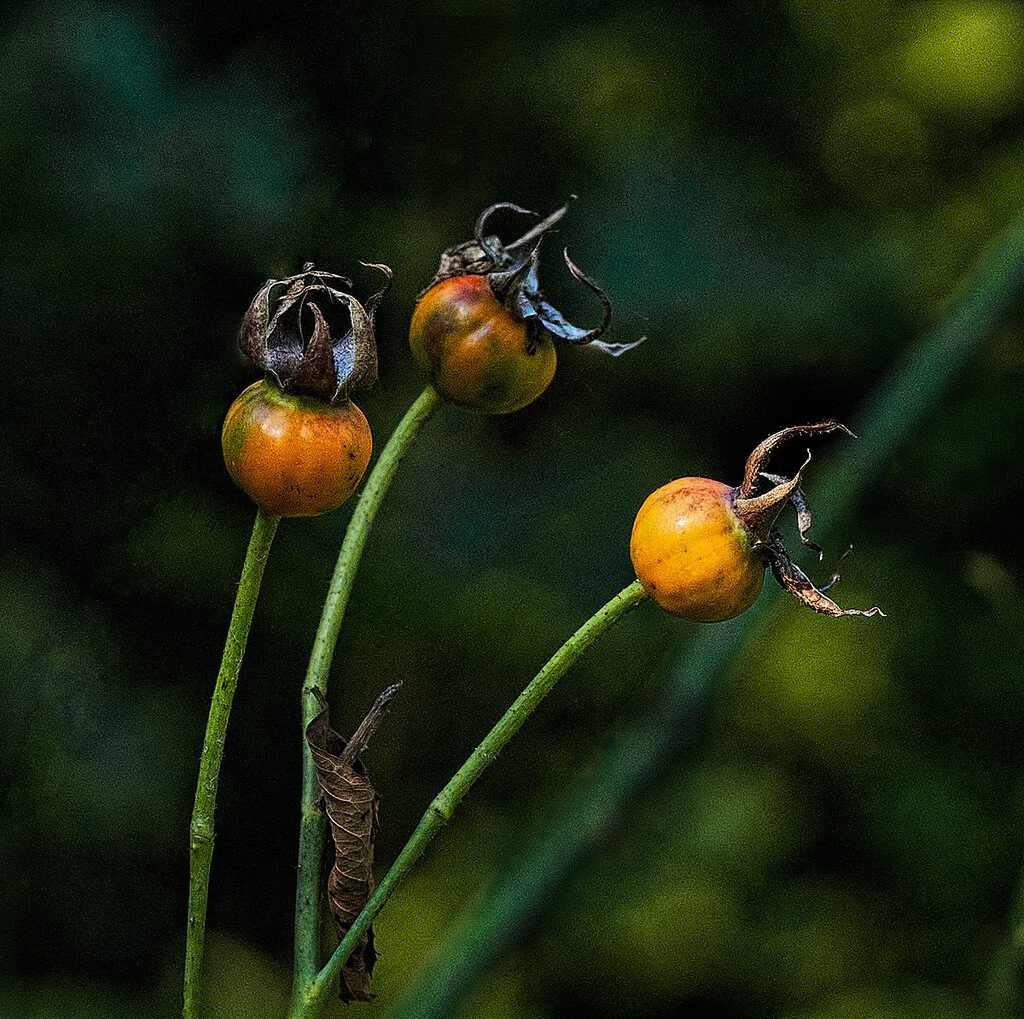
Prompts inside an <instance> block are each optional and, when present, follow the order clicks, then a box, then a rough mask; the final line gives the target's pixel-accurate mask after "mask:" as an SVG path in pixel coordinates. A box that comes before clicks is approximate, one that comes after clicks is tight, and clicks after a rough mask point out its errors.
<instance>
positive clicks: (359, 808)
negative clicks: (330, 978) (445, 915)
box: [306, 684, 399, 1001]
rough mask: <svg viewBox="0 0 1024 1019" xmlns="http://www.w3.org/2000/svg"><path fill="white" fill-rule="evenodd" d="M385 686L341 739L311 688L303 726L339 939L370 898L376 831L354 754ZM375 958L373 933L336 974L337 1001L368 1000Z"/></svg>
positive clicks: (377, 712)
mask: <svg viewBox="0 0 1024 1019" xmlns="http://www.w3.org/2000/svg"><path fill="white" fill-rule="evenodd" d="M398 685H399V684H396V685H395V686H391V687H388V689H387V690H385V691H384V692H383V693H382V694H381V695H380V697H378V698H377V700H376V701H375V702H374V705H373V707H372V708H371V709H370V711H369V713H368V714H367V716H366V718H365V719H364V720H363V722H362V723H361V724H360V726H359V728H358V729H357V730H356V732H355V733H354V734H353V736H352V739H351V740H347V741H346V740H345V739H343V738H342V737H341V736H339V735H338V733H336V732H335V731H334V729H332V728H331V723H330V718H329V713H328V708H327V701H326V700H325V698H324V695H323V693H322V692H321V691H320V690H319V689H318V688H317V687H314V688H313V694H314V696H315V697H316V699H317V701H318V702H319V704H320V706H321V707H322V709H323V710H322V711H321V712H320V714H319V715H317V716H316V718H314V719H313V721H312V722H310V723H309V725H308V726H307V728H306V742H307V743H308V744H309V751H310V753H311V754H312V756H313V763H314V764H315V766H316V772H317V778H318V780H319V782H320V788H321V790H322V791H323V808H324V811H325V813H326V814H327V818H328V820H329V821H330V825H331V837H332V839H333V841H334V864H333V866H332V867H331V872H330V875H329V876H328V878H327V901H328V905H329V906H330V910H331V916H332V917H333V918H334V926H335V929H336V930H337V932H338V936H339V937H340V938H343V937H344V936H345V934H346V933H347V932H348V930H349V928H350V927H351V926H352V924H353V923H354V922H355V920H356V917H358V916H359V914H360V913H361V912H362V910H363V907H364V906H365V905H366V903H367V901H368V900H369V898H370V896H371V895H372V894H373V888H374V883H373V843H374V838H375V836H376V830H377V796H376V794H375V793H374V791H373V786H372V785H371V784H370V780H369V778H368V777H367V774H366V769H365V768H364V767H363V765H362V762H361V761H360V760H359V756H358V755H359V754H360V753H362V751H363V750H365V749H366V745H367V743H368V742H369V739H370V736H371V735H372V734H373V730H374V729H375V728H376V725H377V723H378V721H379V720H380V717H381V715H382V714H383V712H384V709H385V707H386V706H387V703H388V701H390V700H391V698H392V697H393V696H394V695H395V693H396V692H397V691H398ZM376 958H377V954H376V952H375V951H374V948H373V929H372V928H371V929H370V930H368V931H367V933H366V936H365V937H364V938H363V939H362V940H361V942H360V943H359V944H358V945H357V946H356V949H355V951H354V952H353V953H352V955H351V956H350V957H349V960H348V962H347V963H346V964H345V966H344V968H343V969H342V971H341V986H340V995H341V998H342V1000H343V1001H371V1000H372V999H373V995H372V994H371V993H370V976H371V974H372V973H373V964H374V961H375V960H376Z"/></svg>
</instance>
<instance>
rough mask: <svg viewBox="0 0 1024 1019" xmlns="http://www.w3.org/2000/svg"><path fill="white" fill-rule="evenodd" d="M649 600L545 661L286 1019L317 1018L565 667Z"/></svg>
mask: <svg viewBox="0 0 1024 1019" xmlns="http://www.w3.org/2000/svg"><path fill="white" fill-rule="evenodd" d="M647 597H648V595H647V592H646V591H645V590H644V589H643V588H642V587H641V586H640V581H638V580H635V581H633V583H632V584H630V585H629V586H628V587H626V588H624V589H623V590H622V591H620V592H619V593H618V594H617V595H616V596H615V597H614V598H612V600H611V601H609V602H608V603H607V604H606V605H604V606H603V607H602V608H600V609H598V610H597V612H595V613H594V615H592V616H591V617H590V618H589V619H588V620H587V621H586V622H585V623H584V624H583V625H582V626H581V627H580V628H579V629H578V630H577V631H576V632H575V633H574V634H573V635H572V636H571V637H570V638H569V639H568V640H567V641H566V642H565V643H564V644H563V645H562V646H561V647H560V648H559V649H558V650H557V651H556V652H555V654H554V655H553V656H552V657H551V658H550V660H549V661H548V663H547V664H546V665H545V666H544V668H542V669H541V670H540V672H538V673H537V675H536V676H535V677H534V678H533V679H532V680H531V681H530V683H529V685H528V686H527V687H526V689H525V690H523V692H522V693H521V694H520V695H519V696H518V697H517V698H516V700H515V702H514V703H513V704H512V706H511V707H510V708H509V709H508V711H506V712H505V714H504V715H502V717H501V719H500V720H499V721H498V723H497V724H496V725H495V726H494V728H493V729H491V731H490V732H489V733H488V734H487V736H485V737H484V739H483V742H481V743H480V745H479V746H478V747H477V748H476V750H474V751H473V753H472V754H471V755H470V757H469V759H468V760H467V761H466V763H465V764H464V765H463V766H462V767H461V768H460V769H459V770H458V771H457V772H456V773H455V775H454V776H453V777H452V779H451V781H450V782H449V783H448V784H447V785H446V786H445V787H444V789H442V790H441V792H440V793H438V794H437V796H435V797H434V800H433V802H432V803H431V804H430V806H429V807H428V808H427V812H426V813H425V814H424V815H423V818H422V819H421V821H420V823H419V825H418V826H417V828H416V830H415V831H414V832H413V834H412V837H411V838H410V839H409V841H408V842H407V843H406V844H405V847H404V848H403V849H402V851H401V852H400V853H399V854H398V858H397V859H396V860H395V862H394V864H392V866H391V869H390V870H389V871H388V872H387V874H386V875H385V876H384V879H383V881H381V883H380V884H379V885H378V886H377V889H376V891H375V892H374V893H373V896H372V897H371V898H370V901H369V902H368V903H367V904H366V907H365V909H363V911H362V913H360V914H359V916H358V917H357V918H356V921H355V923H354V924H353V925H352V927H351V928H350V930H349V931H348V933H347V934H346V935H345V938H344V940H343V941H342V942H341V944H340V945H339V946H338V948H337V949H336V951H335V953H334V955H332V956H331V958H330V960H329V961H328V963H327V965H326V966H324V968H323V969H322V970H321V971H320V973H319V974H318V976H317V978H316V980H315V982H314V983H313V984H312V986H310V987H309V989H308V990H307V992H306V994H305V996H304V997H303V998H301V999H299V998H296V999H295V1000H294V1001H293V1003H292V1012H291V1019H303V1017H313V1016H317V1015H319V1014H320V1011H321V1009H322V1008H323V1003H324V999H325V997H326V995H327V993H328V991H329V989H330V988H331V987H333V986H334V984H335V983H336V982H337V980H338V975H339V973H340V972H341V968H342V966H344V965H345V963H346V962H347V961H348V958H349V956H350V955H351V954H352V952H353V950H354V949H355V947H356V945H357V944H358V943H359V941H360V939H361V938H362V937H363V935H364V934H365V933H366V931H367V929H368V928H369V926H370V924H371V923H373V920H374V918H375V917H376V916H377V914H378V913H379V912H380V910H381V908H382V907H383V906H384V903H385V902H387V900H388V898H389V897H390V896H391V893H392V892H393V891H394V890H395V888H396V887H398V884H399V883H400V882H401V881H402V879H403V878H404V877H405V875H406V874H407V873H408V871H409V869H410V868H411V867H412V866H413V864H414V863H416V861H417V860H418V859H419V858H420V856H422V855H423V852H424V850H425V849H426V848H427V845H428V844H429V843H430V841H431V840H432V839H433V838H434V836H435V835H436V834H437V833H438V832H439V831H440V830H441V828H443V827H444V825H445V824H446V823H447V822H448V821H450V820H451V818H452V815H453V814H454V813H455V810H456V808H457V807H458V805H459V803H460V802H461V801H462V798H463V797H464V796H465V795H466V793H467V792H469V790H470V788H471V786H472V785H473V783H474V782H475V781H476V780H477V779H478V778H479V777H480V775H481V774H482V773H483V770H484V769H485V768H486V767H487V766H488V765H489V764H491V763H492V762H493V761H494V759H495V758H496V757H497V756H498V754H500V753H501V751H502V748H503V747H504V746H505V744H506V743H508V741H509V740H510V739H511V738H512V737H513V736H514V735H515V734H516V733H517V732H518V731H519V729H520V728H521V727H522V725H523V723H524V722H525V721H526V720H527V718H529V717H530V715H531V714H532V713H533V710H534V708H536V707H537V705H538V704H540V702H541V701H542V700H543V699H544V698H545V697H546V696H547V695H548V693H550V691H551V689H552V687H554V685H555V683H557V682H558V680H559V679H561V678H562V676H563V675H565V673H566V672H567V671H568V670H569V668H570V666H571V665H572V664H573V663H574V662H575V661H576V659H577V658H579V657H580V655H582V654H583V652H584V651H586V650H587V648H589V647H590V645H591V644H593V643H594V641H596V640H597V639H598V637H600V636H601V635H602V634H603V633H604V632H605V631H606V630H608V629H610V628H611V627H612V626H613V625H614V624H615V623H617V622H618V621H619V620H620V619H621V618H622V617H623V616H624V615H626V613H627V612H629V611H630V609H633V608H635V607H636V606H637V605H639V604H640V603H641V602H642V601H644V600H645V599H646V598H647Z"/></svg>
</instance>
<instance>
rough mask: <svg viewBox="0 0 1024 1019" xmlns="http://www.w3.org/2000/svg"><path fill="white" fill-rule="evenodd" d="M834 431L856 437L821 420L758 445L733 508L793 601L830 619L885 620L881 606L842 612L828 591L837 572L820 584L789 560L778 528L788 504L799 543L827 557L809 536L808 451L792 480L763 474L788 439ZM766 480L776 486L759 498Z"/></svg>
mask: <svg viewBox="0 0 1024 1019" xmlns="http://www.w3.org/2000/svg"><path fill="white" fill-rule="evenodd" d="M835 431H843V432H846V433H847V435H853V432H851V431H850V430H849V429H848V428H847V427H846V426H845V425H842V424H840V423H839V422H838V421H819V422H818V423H817V424H810V425H796V426H794V427H792V428H784V429H782V431H779V432H775V434H774V435H769V436H768V438H767V439H765V440H764V442H761V443H759V444H758V446H757V447H756V448H755V449H754V451H753V452H752V453H751V454H750V456H749V457H748V459H747V464H746V469H745V471H744V474H743V483H742V484H741V485H739V486H738V487H737V488H736V489H734V490H733V493H732V505H733V509H734V511H735V513H736V516H737V517H738V519H739V522H740V524H741V526H742V528H743V530H744V531H745V532H746V534H747V536H748V538H749V540H750V542H751V545H752V547H753V548H754V549H755V550H756V551H757V552H759V553H760V555H761V556H762V557H763V559H764V561H765V563H766V565H768V566H770V567H771V570H772V573H773V574H774V575H775V579H776V580H778V582H779V583H780V584H781V585H782V586H783V587H784V588H785V589H786V590H787V591H788V592H789V593H790V594H791V595H793V596H794V597H795V598H797V599H799V600H800V601H802V602H803V603H804V604H805V605H807V606H809V607H810V608H812V609H814V610H815V612H822V613H824V614H826V615H829V616H877V615H882V616H884V615H885V613H884V612H882V610H881V609H879V608H877V607H875V608H871V609H867V610H861V609H843V608H840V607H839V606H838V605H837V604H836V603H835V602H834V601H832V599H831V598H829V597H828V596H827V595H826V594H825V591H827V590H828V589H829V588H830V587H831V586H832V585H833V584H834V583H835V582H836V581H837V580H838V579H839V574H838V572H837V573H835V574H834V575H833V576H832V578H831V579H830V580H829V581H828V583H827V584H824V585H822V586H820V587H819V586H816V585H815V584H814V583H812V581H811V580H810V579H809V578H808V576H807V574H805V573H804V572H803V570H801V569H800V567H799V566H797V565H796V564H795V563H794V562H793V560H792V559H791V558H790V556H789V553H788V552H787V551H786V549H785V547H784V546H783V544H782V538H781V535H780V534H779V532H778V531H777V530H775V528H774V524H775V521H776V519H777V518H778V515H779V513H780V512H781V511H782V509H783V508H784V507H785V506H786V504H787V503H789V504H792V505H793V507H794V509H795V510H796V522H797V528H798V530H799V532H800V541H801V542H803V544H804V545H806V546H807V547H808V548H812V549H814V551H815V552H817V553H818V559H819V560H820V559H821V558H822V557H823V555H824V553H823V552H822V549H821V546H819V545H816V544H815V543H814V542H813V541H811V540H810V538H808V537H807V532H808V531H809V530H810V527H811V507H810V505H809V504H808V502H807V496H806V495H804V493H803V490H802V489H801V488H800V482H801V479H802V477H803V472H804V470H805V469H806V468H807V465H808V464H809V463H810V462H811V453H810V450H808V451H807V459H806V460H804V462H803V464H801V466H800V468H799V470H797V472H796V474H794V475H793V477H791V478H787V477H784V476H783V475H780V474H772V473H769V472H768V471H766V470H764V467H765V465H766V464H767V462H768V459H769V457H770V456H771V454H772V453H773V452H774V450H775V449H777V448H778V447H779V446H780V445H781V444H782V443H784V442H786V441H787V440H789V439H793V438H797V437H805V436H809V435H823V434H827V433H829V432H835ZM765 482H767V483H768V484H770V485H771V486H772V487H771V488H770V489H768V491H765V492H761V493H760V494H755V493H756V492H757V489H758V488H763V487H764V483H765ZM844 558H845V556H844Z"/></svg>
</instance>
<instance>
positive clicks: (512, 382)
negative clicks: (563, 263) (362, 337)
mask: <svg viewBox="0 0 1024 1019" xmlns="http://www.w3.org/2000/svg"><path fill="white" fill-rule="evenodd" d="M535 324H537V325H539V323H535ZM409 346H410V348H411V349H412V355H413V358H414V359H415V361H416V363H417V364H418V365H419V366H420V368H421V369H422V370H423V371H424V372H425V373H426V375H427V378H428V379H429V380H430V382H431V384H432V385H433V386H434V388H435V389H436V390H437V391H438V392H439V393H440V394H441V395H442V396H443V397H444V398H445V399H446V400H448V401H450V402H451V403H454V404H456V405H457V406H459V407H465V408H467V409H469V410H475V411H480V412H481V413H484V414H509V413H511V412H512V411H516V410H520V409H521V408H523V407H525V406H526V405H527V404H529V403H532V402H533V401H534V400H536V399H537V397H538V396H540V394H541V393H543V392H544V390H545V389H547V387H548V384H549V383H550V382H551V380H552V378H554V375H555V366H556V363H557V354H556V353H555V345H554V343H553V341H552V337H551V334H550V333H549V332H548V331H547V330H546V329H543V328H536V329H534V328H531V327H528V326H527V323H526V322H525V321H524V320H523V319H521V318H519V317H518V316H517V315H515V314H514V313H513V312H511V311H509V310H508V309H507V308H506V307H505V306H504V305H503V304H502V303H501V302H500V301H499V300H498V299H497V298H496V297H495V296H494V293H493V292H492V290H491V287H490V284H489V283H488V280H487V277H486V276H472V275H464V276H452V277H450V278H448V279H445V280H442V281H441V282H439V283H435V284H434V285H433V286H432V287H430V289H429V290H427V291H426V293H424V294H423V296H422V297H421V298H420V300H419V302H418V303H417V305H416V310H415V311H414V312H413V316H412V324H411V326H410V328H409Z"/></svg>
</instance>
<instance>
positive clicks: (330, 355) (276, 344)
mask: <svg viewBox="0 0 1024 1019" xmlns="http://www.w3.org/2000/svg"><path fill="white" fill-rule="evenodd" d="M363 264H364V265H370V266H371V267H372V268H376V269H380V270H381V271H382V272H383V273H384V274H385V276H386V277H387V283H386V285H385V286H384V288H383V289H382V290H380V291H379V292H378V293H376V294H374V295H373V296H372V297H371V298H370V299H369V300H368V301H367V302H366V305H365V306H364V305H363V304H361V303H360V302H359V301H358V300H357V299H356V298H355V297H353V296H352V294H350V293H349V292H348V289H347V288H349V287H351V286H352V284H351V281H350V280H348V279H346V278H345V277H344V276H339V275H337V274H336V273H331V272H320V271H316V270H314V268H313V266H312V263H309V264H307V265H305V266H304V267H303V269H302V272H300V273H297V274H296V275H294V276H288V277H286V278H285V279H279V280H274V279H271V280H267V282H266V283H265V284H264V285H263V286H262V287H261V288H260V291H259V293H257V295H256V296H255V297H254V298H253V301H252V303H251V304H250V305H249V310H248V311H247V312H246V314H245V317H244V318H243V319H242V325H241V328H240V329H239V335H238V344H239V347H241V350H242V353H244V354H245V355H246V356H247V357H249V358H250V359H251V360H252V361H253V363H254V364H256V365H258V366H259V367H260V368H262V369H263V370H264V371H266V372H267V373H268V375H270V376H271V377H272V378H273V379H274V381H275V382H276V383H277V385H278V387H279V388H280V389H282V390H283V391H285V392H293V393H304V394H308V395H310V396H315V397H317V398H318V399H321V400H323V401H325V402H327V403H338V402H340V401H342V400H345V399H347V398H348V394H349V393H350V392H352V391H354V390H359V389H369V388H370V387H371V386H372V385H373V384H374V382H376V381H377V346H376V342H375V338H374V332H373V314H374V311H375V309H376V307H377V305H378V304H379V302H380V300H381V298H382V297H383V296H384V294H385V293H386V292H387V290H388V288H389V287H390V286H391V278H392V273H391V270H390V269H389V268H388V267H387V266H386V265H378V264H376V263H363ZM339 305H342V306H344V308H345V309H346V311H347V313H348V314H347V323H346V322H344V321H343V322H342V323H340V324H339V323H338V322H337V321H336V320H337V308H338V306H339ZM307 313H308V314H307ZM345 325H347V328H344V326H345Z"/></svg>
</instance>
